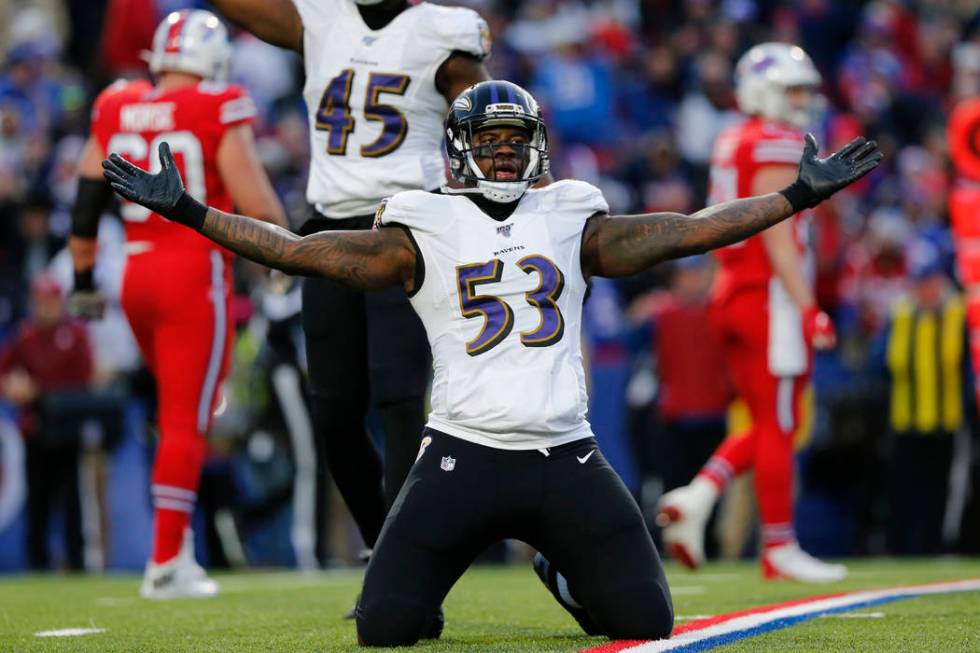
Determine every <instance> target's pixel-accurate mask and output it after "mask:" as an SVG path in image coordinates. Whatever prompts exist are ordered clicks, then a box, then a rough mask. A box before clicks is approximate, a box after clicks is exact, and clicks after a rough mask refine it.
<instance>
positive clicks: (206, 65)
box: [147, 9, 232, 81]
mask: <svg viewBox="0 0 980 653" xmlns="http://www.w3.org/2000/svg"><path fill="white" fill-rule="evenodd" d="M231 54H232V48H231V44H230V43H229V41H228V30H227V29H226V28H225V26H224V24H223V23H222V22H221V21H220V20H219V19H218V17H217V16H215V15H214V14H212V13H211V12H210V11H204V10H203V9H197V10H193V11H191V10H186V9H185V10H183V11H175V12H172V13H171V14H170V15H168V16H167V17H166V18H164V19H163V21H162V22H161V23H160V25H159V26H157V29H156V32H154V34H153V49H152V50H151V51H150V52H149V56H148V57H147V59H148V61H149V64H150V71H151V72H152V73H153V74H155V75H158V74H160V73H164V72H180V73H188V74H191V75H198V76H199V77H201V78H203V79H207V80H214V81H224V80H225V79H226V78H227V76H228V70H229V68H230V67H231Z"/></svg>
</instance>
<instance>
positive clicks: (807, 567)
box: [762, 542, 847, 583]
mask: <svg viewBox="0 0 980 653" xmlns="http://www.w3.org/2000/svg"><path fill="white" fill-rule="evenodd" d="M762 575H763V577H764V578H767V579H770V580H776V579H779V578H784V579H787V580H796V581H799V582H801V583H835V582H837V581H839V580H844V579H845V578H847V567H845V566H844V565H840V564H830V563H827V562H821V561H820V560H817V559H816V558H814V557H813V556H812V555H810V554H809V553H807V552H806V551H804V550H803V549H801V548H800V545H799V544H797V543H796V542H790V543H788V544H782V545H780V546H774V547H772V548H769V549H766V550H765V551H764V552H763V553H762Z"/></svg>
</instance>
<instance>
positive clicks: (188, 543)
mask: <svg viewBox="0 0 980 653" xmlns="http://www.w3.org/2000/svg"><path fill="white" fill-rule="evenodd" d="M217 594H218V583H216V582H215V581H213V580H211V579H210V578H208V574H207V572H206V571H204V567H202V566H201V565H199V564H197V560H196V559H195V558H194V534H193V533H192V532H191V530H190V529H187V530H186V531H184V544H183V545H182V546H181V547H180V553H178V554H177V555H176V556H175V557H173V558H172V559H170V560H169V561H167V562H164V563H162V564H155V563H153V562H150V563H148V564H147V565H146V572H144V574H143V584H142V585H141V586H140V596H142V597H143V598H144V599H181V598H192V599H203V598H209V597H212V596H217Z"/></svg>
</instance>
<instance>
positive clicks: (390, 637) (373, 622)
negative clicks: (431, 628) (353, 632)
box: [357, 597, 431, 646]
mask: <svg viewBox="0 0 980 653" xmlns="http://www.w3.org/2000/svg"><path fill="white" fill-rule="evenodd" d="M430 613H431V610H428V609H426V608H425V607H424V606H421V605H418V604H416V603H411V602H408V601H397V600H384V601H380V602H373V603H371V604H367V605H366V604H365V602H364V600H363V597H362V599H361V603H360V604H359V605H358V607H357V641H358V643H359V644H361V645H362V646H412V645H414V644H415V643H417V642H418V641H419V640H420V639H422V636H423V635H424V634H425V630H426V627H427V626H428V625H429V623H430V621H431V614H430Z"/></svg>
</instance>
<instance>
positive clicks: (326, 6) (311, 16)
mask: <svg viewBox="0 0 980 653" xmlns="http://www.w3.org/2000/svg"><path fill="white" fill-rule="evenodd" d="M340 1H343V0H340ZM338 4H339V2H338V0H293V5H294V6H295V7H296V11H298V12H299V17H300V20H301V21H302V22H303V29H304V30H308V29H311V28H314V27H320V25H321V24H322V23H323V22H324V21H328V20H330V15H331V14H336V13H337V12H336V9H337V5H338Z"/></svg>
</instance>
